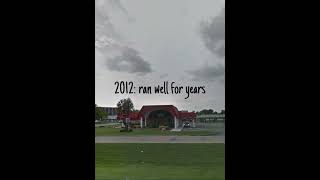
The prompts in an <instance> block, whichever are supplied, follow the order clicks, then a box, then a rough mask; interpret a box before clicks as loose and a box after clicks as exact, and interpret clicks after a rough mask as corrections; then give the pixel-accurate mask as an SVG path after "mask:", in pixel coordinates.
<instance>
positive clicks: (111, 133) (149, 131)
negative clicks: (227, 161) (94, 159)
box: [95, 127, 217, 136]
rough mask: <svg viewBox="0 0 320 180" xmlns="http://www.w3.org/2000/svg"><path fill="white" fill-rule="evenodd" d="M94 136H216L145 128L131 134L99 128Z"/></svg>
mask: <svg viewBox="0 0 320 180" xmlns="http://www.w3.org/2000/svg"><path fill="white" fill-rule="evenodd" d="M95 129H96V136H136V135H137V136H138V135H164V136H170V135H184V136H209V135H216V134H217V133H216V132H213V131H208V130H201V131H181V132H171V131H163V132H162V131H160V129H158V128H145V129H140V128H139V129H133V131H132V132H120V129H119V128H108V127H101V128H98V127H97V128H95Z"/></svg>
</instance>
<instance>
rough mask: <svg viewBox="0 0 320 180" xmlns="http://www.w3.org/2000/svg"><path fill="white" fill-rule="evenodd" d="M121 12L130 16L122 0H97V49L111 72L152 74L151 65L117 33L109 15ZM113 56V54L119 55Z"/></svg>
mask: <svg viewBox="0 0 320 180" xmlns="http://www.w3.org/2000/svg"><path fill="white" fill-rule="evenodd" d="M115 11H118V12H119V11H120V12H122V13H123V14H125V15H126V17H127V18H129V19H130V17H129V16H128V12H127V9H126V8H125V7H124V6H123V5H122V3H121V1H120V0H96V7H95V21H96V22H95V24H96V25H95V48H96V49H98V50H99V51H100V52H101V53H102V55H103V56H104V58H103V59H105V60H106V62H105V63H106V65H107V68H108V69H109V70H110V71H119V72H128V73H137V74H138V75H143V74H146V73H149V72H151V71H152V70H151V67H150V64H149V63H148V62H147V61H145V60H144V59H143V58H142V57H141V56H140V55H139V52H138V51H137V50H135V49H134V48H132V47H129V45H128V43H127V42H126V41H125V40H124V38H123V37H122V36H121V34H119V33H118V32H117V31H116V28H115V25H116V24H113V23H112V18H111V17H112V16H111V17H110V16H109V14H108V13H111V14H112V12H115ZM118 53H120V55H119V56H113V55H112V54H118Z"/></svg>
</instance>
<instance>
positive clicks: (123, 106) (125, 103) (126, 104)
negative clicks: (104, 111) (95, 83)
mask: <svg viewBox="0 0 320 180" xmlns="http://www.w3.org/2000/svg"><path fill="white" fill-rule="evenodd" d="M133 111H134V106H133V102H132V101H131V99H130V98H127V99H121V100H120V101H119V102H118V103H117V112H118V113H119V114H125V115H129V114H130V112H133ZM123 123H124V125H125V129H122V130H120V132H131V131H132V129H129V122H126V121H124V122H123Z"/></svg>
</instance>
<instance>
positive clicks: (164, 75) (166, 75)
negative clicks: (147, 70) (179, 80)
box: [160, 73, 169, 79]
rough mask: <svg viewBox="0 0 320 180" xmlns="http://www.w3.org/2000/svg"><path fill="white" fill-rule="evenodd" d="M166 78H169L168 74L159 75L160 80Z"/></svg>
mask: <svg viewBox="0 0 320 180" xmlns="http://www.w3.org/2000/svg"><path fill="white" fill-rule="evenodd" d="M168 76H169V74H168V73H164V74H161V75H160V79H163V78H166V77H168Z"/></svg>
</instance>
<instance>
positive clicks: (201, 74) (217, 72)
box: [186, 65, 225, 82]
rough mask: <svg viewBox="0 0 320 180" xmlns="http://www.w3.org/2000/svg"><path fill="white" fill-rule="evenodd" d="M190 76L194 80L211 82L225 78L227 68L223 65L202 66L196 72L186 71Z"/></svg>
mask: <svg viewBox="0 0 320 180" xmlns="http://www.w3.org/2000/svg"><path fill="white" fill-rule="evenodd" d="M186 72H187V73H188V74H190V75H191V76H192V77H193V79H194V80H209V81H213V80H216V79H220V82H223V81H221V78H224V74H225V67H224V66H223V65H217V66H202V67H201V68H199V69H196V70H189V71H186Z"/></svg>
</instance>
